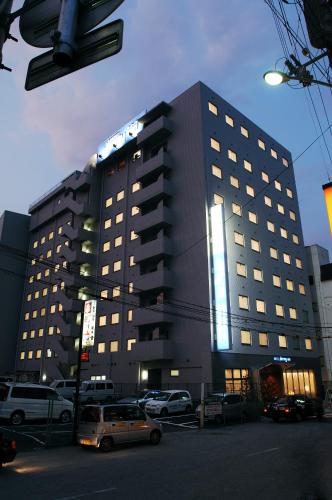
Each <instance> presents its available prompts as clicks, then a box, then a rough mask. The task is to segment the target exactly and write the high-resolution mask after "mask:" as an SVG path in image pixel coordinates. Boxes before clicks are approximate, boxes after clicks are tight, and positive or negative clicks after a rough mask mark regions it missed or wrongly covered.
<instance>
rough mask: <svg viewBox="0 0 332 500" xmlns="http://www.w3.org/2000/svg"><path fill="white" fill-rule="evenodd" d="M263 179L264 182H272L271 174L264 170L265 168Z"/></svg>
mask: <svg viewBox="0 0 332 500" xmlns="http://www.w3.org/2000/svg"><path fill="white" fill-rule="evenodd" d="M262 179H263V181H264V182H266V183H267V184H268V183H269V182H270V178H269V175H268V174H267V173H266V172H264V170H262Z"/></svg>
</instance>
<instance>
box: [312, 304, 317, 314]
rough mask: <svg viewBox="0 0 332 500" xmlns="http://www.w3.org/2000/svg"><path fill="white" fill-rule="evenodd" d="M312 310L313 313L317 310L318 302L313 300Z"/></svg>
mask: <svg viewBox="0 0 332 500" xmlns="http://www.w3.org/2000/svg"><path fill="white" fill-rule="evenodd" d="M312 310H313V311H314V313H316V312H318V304H317V302H313V303H312Z"/></svg>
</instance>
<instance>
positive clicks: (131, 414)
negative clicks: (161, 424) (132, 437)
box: [126, 406, 146, 420]
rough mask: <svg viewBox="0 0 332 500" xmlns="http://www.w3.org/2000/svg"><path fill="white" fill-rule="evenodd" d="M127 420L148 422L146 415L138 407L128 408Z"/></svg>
mask: <svg viewBox="0 0 332 500" xmlns="http://www.w3.org/2000/svg"><path fill="white" fill-rule="evenodd" d="M126 420H146V417H145V413H143V412H142V410H140V408H138V407H137V406H127V408H126Z"/></svg>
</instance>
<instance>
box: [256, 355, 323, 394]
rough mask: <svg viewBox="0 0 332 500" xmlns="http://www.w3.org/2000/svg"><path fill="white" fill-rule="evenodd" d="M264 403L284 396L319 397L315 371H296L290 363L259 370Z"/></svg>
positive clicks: (274, 364)
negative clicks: (302, 395) (303, 395)
mask: <svg viewBox="0 0 332 500" xmlns="http://www.w3.org/2000/svg"><path fill="white" fill-rule="evenodd" d="M259 375H260V389H261V396H262V399H263V401H272V400H273V399H275V398H277V397H280V396H282V395H284V394H290V395H291V394H305V395H307V396H311V397H315V396H316V395H317V389H316V380H315V373H314V370H310V369H308V370H306V369H301V370H295V369H294V365H292V364H288V363H280V364H277V363H271V364H269V365H267V366H264V367H263V368H261V369H260V370H259Z"/></svg>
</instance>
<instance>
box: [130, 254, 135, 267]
mask: <svg viewBox="0 0 332 500" xmlns="http://www.w3.org/2000/svg"><path fill="white" fill-rule="evenodd" d="M134 265H135V257H134V255H130V256H129V266H130V267H132V266H134Z"/></svg>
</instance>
